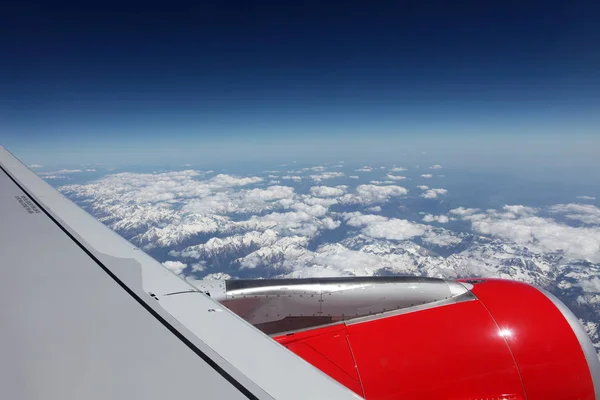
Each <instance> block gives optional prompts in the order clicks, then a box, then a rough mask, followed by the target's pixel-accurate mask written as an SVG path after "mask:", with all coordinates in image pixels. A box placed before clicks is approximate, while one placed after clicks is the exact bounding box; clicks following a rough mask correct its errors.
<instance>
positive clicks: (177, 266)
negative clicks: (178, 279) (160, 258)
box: [162, 261, 187, 275]
mask: <svg viewBox="0 0 600 400" xmlns="http://www.w3.org/2000/svg"><path fill="white" fill-rule="evenodd" d="M162 264H163V265H164V266H165V267H167V268H168V269H169V270H171V271H172V272H174V273H176V274H177V275H181V274H182V273H183V270H184V269H186V268H187V264H184V263H182V262H180V261H165V262H164V263H162Z"/></svg>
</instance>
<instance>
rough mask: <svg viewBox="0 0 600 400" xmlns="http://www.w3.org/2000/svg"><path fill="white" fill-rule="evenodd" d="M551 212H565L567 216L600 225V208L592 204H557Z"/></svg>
mask: <svg viewBox="0 0 600 400" xmlns="http://www.w3.org/2000/svg"><path fill="white" fill-rule="evenodd" d="M550 212H552V213H560V214H565V217H566V218H569V219H572V220H576V221H580V222H583V223H584V224H588V225H600V208H598V207H596V206H593V205H591V204H573V203H571V204H557V205H555V206H552V207H550Z"/></svg>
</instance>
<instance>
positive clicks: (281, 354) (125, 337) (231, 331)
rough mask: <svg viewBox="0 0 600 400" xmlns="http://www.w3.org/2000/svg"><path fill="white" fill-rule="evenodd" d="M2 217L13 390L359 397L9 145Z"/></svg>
mask: <svg viewBox="0 0 600 400" xmlns="http://www.w3.org/2000/svg"><path fill="white" fill-rule="evenodd" d="M0 221H1V224H0V226H1V228H0V265H1V267H2V279H1V280H0V301H1V302H2V306H1V307H0V321H2V328H1V329H0V332H1V336H0V354H2V362H0V387H1V388H2V393H3V396H6V398H11V399H37V398H44V399H69V398H73V399H75V398H77V399H80V398H86V399H95V398H97V399H106V398H144V399H164V398H178V397H179V396H182V397H181V398H184V397H183V396H193V397H202V398H219V399H246V398H250V399H272V398H286V399H307V398H310V399H351V398H355V399H356V398H358V397H357V396H356V395H355V394H354V393H352V392H351V391H350V390H348V389H346V388H345V387H343V386H342V385H340V384H338V383H337V382H336V381H334V380H332V379H331V378H329V377H328V376H326V375H325V374H323V373H321V372H320V371H318V370H317V369H315V368H313V367H312V366H311V365H309V364H308V363H306V362H305V361H303V360H301V359H300V358H298V357H296V356H295V355H294V354H292V353H291V352H289V351H288V350H286V349H285V348H283V347H282V346H280V345H279V344H277V343H276V342H274V341H273V340H271V339H270V338H269V337H268V336H266V335H264V334H262V333H261V332H259V331H258V330H256V329H255V328H254V327H252V326H251V325H250V324H248V323H246V322H245V321H243V320H242V319H241V318H239V317H238V316H236V315H235V314H233V313H232V312H230V311H229V310H227V309H226V308H224V307H222V306H221V305H220V304H219V303H217V302H215V301H213V300H212V299H211V298H210V297H208V296H206V295H204V294H203V293H201V292H199V291H198V290H197V289H195V288H194V287H193V286H191V285H189V284H188V283H187V282H185V281H183V280H182V279H180V278H179V277H177V276H176V275H174V274H172V273H171V272H170V271H168V270H167V269H166V268H164V267H163V266H162V265H161V264H160V263H158V262H157V261H155V260H154V259H152V258H151V257H149V256H148V255H146V254H145V253H144V252H142V251H141V250H139V249H137V248H135V247H134V246H133V245H131V244H130V243H129V242H127V241H126V240H124V239H122V238H121V237H120V236H118V235H117V234H115V233H114V232H112V231H111V230H110V229H108V228H106V227H105V226H104V225H102V224H101V223H100V222H98V221H96V220H95V219H94V218H93V217H91V216H90V215H89V214H87V213H86V212H85V211H83V210H82V209H80V208H79V207H77V206H76V205H75V204H73V203H72V202H70V201H69V200H68V199H66V198H65V197H64V196H62V195H61V194H60V193H58V192H57V191H55V190H54V189H53V188H52V187H50V186H49V185H48V184H46V183H45V182H44V181H43V180H41V179H40V178H39V177H37V176H36V175H35V174H34V173H33V172H32V171H30V170H29V169H28V168H27V167H26V166H24V165H23V164H22V163H21V162H20V161H18V160H17V159H16V158H15V157H14V156H12V155H11V154H10V153H9V152H8V151H7V150H5V149H4V148H2V147H0Z"/></svg>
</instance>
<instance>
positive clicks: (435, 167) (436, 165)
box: [429, 164, 442, 169]
mask: <svg viewBox="0 0 600 400" xmlns="http://www.w3.org/2000/svg"><path fill="white" fill-rule="evenodd" d="M441 168H442V166H441V165H439V164H435V165H432V166H431V167H429V169H441Z"/></svg>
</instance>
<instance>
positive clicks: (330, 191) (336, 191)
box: [310, 186, 344, 197]
mask: <svg viewBox="0 0 600 400" xmlns="http://www.w3.org/2000/svg"><path fill="white" fill-rule="evenodd" d="M310 194H312V195H313V196H317V197H336V196H341V195H343V194H344V190H342V189H340V188H334V187H330V186H313V187H311V188H310Z"/></svg>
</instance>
